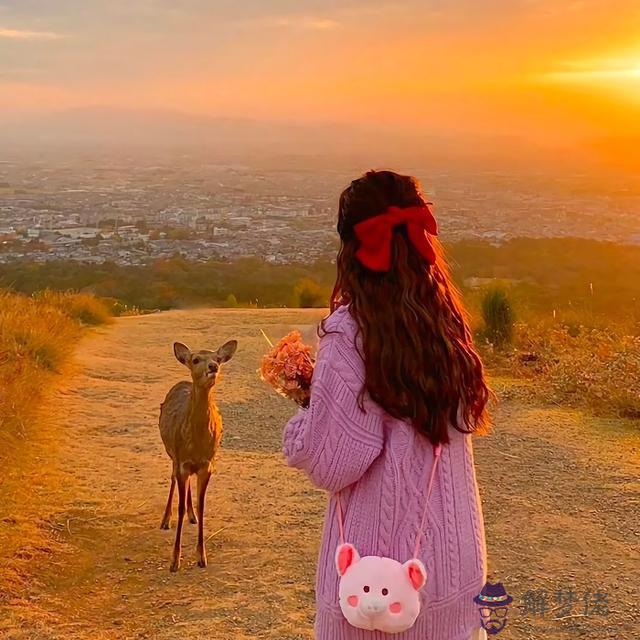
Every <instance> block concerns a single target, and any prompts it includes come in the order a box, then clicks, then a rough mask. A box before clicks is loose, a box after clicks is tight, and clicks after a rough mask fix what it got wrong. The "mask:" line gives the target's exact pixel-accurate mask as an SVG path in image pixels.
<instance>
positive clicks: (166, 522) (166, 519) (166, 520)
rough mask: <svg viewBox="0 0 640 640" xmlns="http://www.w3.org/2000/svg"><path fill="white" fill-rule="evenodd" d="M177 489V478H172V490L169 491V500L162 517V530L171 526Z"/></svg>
mask: <svg viewBox="0 0 640 640" xmlns="http://www.w3.org/2000/svg"><path fill="white" fill-rule="evenodd" d="M175 488H176V477H175V476H174V475H172V476H171V488H170V489H169V498H168V499H167V506H166V508H165V510H164V515H163V516H162V522H161V523H160V528H161V529H168V528H169V526H170V525H171V509H172V507H173V491H174V489H175Z"/></svg>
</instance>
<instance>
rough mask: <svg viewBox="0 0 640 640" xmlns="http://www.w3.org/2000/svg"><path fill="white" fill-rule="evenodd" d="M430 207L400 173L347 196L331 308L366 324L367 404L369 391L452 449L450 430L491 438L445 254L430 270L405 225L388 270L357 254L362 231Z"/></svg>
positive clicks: (368, 179)
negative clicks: (394, 213) (383, 217)
mask: <svg viewBox="0 0 640 640" xmlns="http://www.w3.org/2000/svg"><path fill="white" fill-rule="evenodd" d="M423 204H425V199H424V198H423V196H422V194H421V192H420V187H419V184H418V182H417V180H416V179H415V178H412V177H410V176H403V175H399V174H397V173H394V172H392V171H369V172H368V173H366V174H365V175H364V176H362V177H361V178H358V179H357V180H354V181H353V182H352V183H351V185H350V186H349V187H347V189H345V190H344V192H343V193H342V195H341V196H340V204H339V210H338V233H339V235H340V240H341V245H340V251H339V253H338V258H337V279H336V283H335V287H334V289H333V294H332V296H331V301H330V306H331V311H332V312H333V311H335V309H337V308H338V307H340V306H342V305H349V307H350V312H351V314H352V315H353V317H354V318H355V320H356V322H357V324H358V327H359V331H358V336H357V338H356V347H357V348H358V349H359V350H360V352H361V355H362V357H363V359H364V363H365V382H364V388H363V389H362V393H361V401H362V398H363V395H364V392H365V390H366V391H367V392H368V393H369V395H370V396H371V398H372V399H373V400H375V401H376V402H377V403H378V404H379V405H380V406H382V407H383V408H384V409H385V410H386V411H387V412H388V413H389V414H391V415H392V416H394V417H395V418H400V419H410V420H411V421H412V423H413V424H414V426H415V428H416V429H417V430H418V431H419V432H420V433H422V434H423V435H424V436H426V437H427V438H428V439H429V440H430V441H431V442H432V443H434V444H437V443H443V444H444V443H447V442H449V434H448V427H449V425H452V426H453V427H454V428H455V429H457V430H458V431H461V432H463V433H471V432H476V433H485V432H486V430H487V428H488V425H489V417H488V412H487V402H488V400H489V397H490V393H491V392H490V391H489V388H488V386H487V382H486V379H485V374H484V369H483V366H482V362H481V360H480V357H479V356H478V353H477V352H476V350H475V348H474V346H473V338H472V335H471V331H470V329H469V324H468V320H467V315H466V312H465V310H464V307H463V305H462V302H461V299H460V295H459V293H458V291H457V289H456V287H455V286H454V284H453V283H452V281H451V277H450V275H449V269H448V266H447V263H446V260H445V258H444V254H443V251H442V247H441V246H440V244H439V243H438V241H437V240H436V238H435V237H431V240H432V242H433V245H434V248H435V250H436V255H437V257H436V262H435V264H433V265H430V264H428V263H427V262H426V261H425V260H424V259H423V258H422V256H421V255H420V254H419V253H418V252H417V251H416V250H415V248H414V247H413V245H412V244H411V242H410V241H409V239H408V235H407V230H406V227H405V226H404V225H401V226H398V227H396V228H395V229H394V231H393V239H392V266H391V270H390V271H388V272H375V271H371V270H369V269H367V268H366V267H365V266H363V265H362V264H361V263H360V262H359V261H358V259H357V258H356V255H355V254H356V251H357V249H358V246H359V243H358V240H357V238H356V235H355V231H354V226H355V225H356V224H358V223H359V222H362V221H363V220H366V219H368V218H371V217H373V216H377V215H379V214H381V213H383V212H385V211H386V210H387V209H388V208H389V207H391V206H396V207H400V208H406V207H412V206H420V205H423ZM360 338H361V340H360Z"/></svg>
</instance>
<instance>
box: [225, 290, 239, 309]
mask: <svg viewBox="0 0 640 640" xmlns="http://www.w3.org/2000/svg"><path fill="white" fill-rule="evenodd" d="M224 306H225V307H229V308H230V309H235V308H236V307H237V306H238V299H237V298H236V297H235V296H234V295H233V293H230V294H229V295H228V296H227V298H226V300H225V301H224Z"/></svg>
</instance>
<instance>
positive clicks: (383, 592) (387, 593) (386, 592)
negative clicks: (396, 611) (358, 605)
mask: <svg viewBox="0 0 640 640" xmlns="http://www.w3.org/2000/svg"><path fill="white" fill-rule="evenodd" d="M382 595H383V596H388V595H389V589H387V588H386V587H385V588H384V589H383V590H382Z"/></svg>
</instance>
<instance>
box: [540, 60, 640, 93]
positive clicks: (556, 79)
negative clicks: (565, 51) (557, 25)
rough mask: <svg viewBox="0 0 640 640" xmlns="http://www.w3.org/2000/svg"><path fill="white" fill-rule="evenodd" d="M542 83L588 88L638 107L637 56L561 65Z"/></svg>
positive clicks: (639, 76) (544, 76)
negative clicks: (633, 103) (626, 100)
mask: <svg viewBox="0 0 640 640" xmlns="http://www.w3.org/2000/svg"><path fill="white" fill-rule="evenodd" d="M541 79H542V80H543V82H545V83H549V84H556V85H563V86H565V87H570V86H574V87H576V88H580V87H583V88H590V89H593V90H597V91H599V92H605V93H611V94H615V95H616V96H617V97H620V98H626V99H629V100H631V101H633V102H639V103H640V55H634V56H618V57H611V58H599V59H598V58H596V59H589V60H577V61H570V62H564V63H562V64H561V65H559V68H557V69H555V70H553V71H548V72H546V73H544V74H542V76H541Z"/></svg>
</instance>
